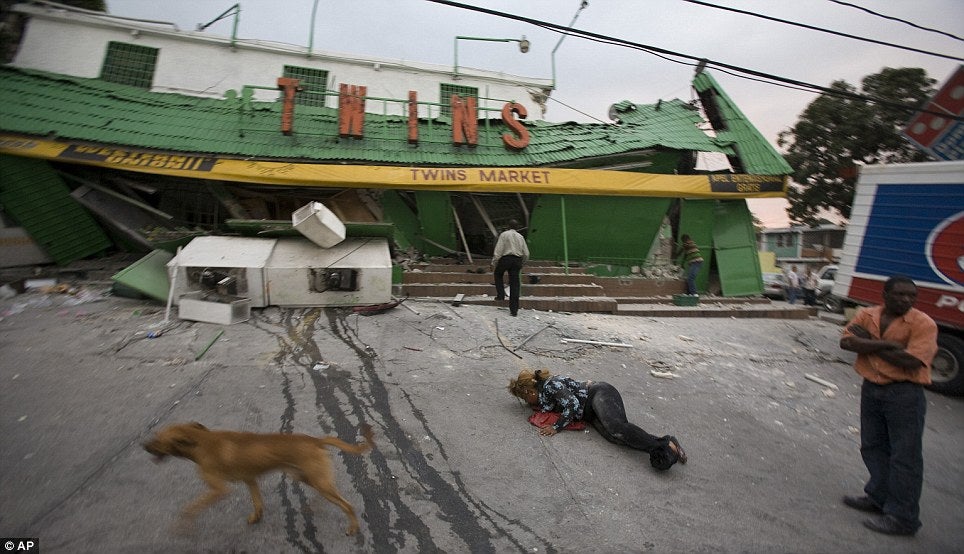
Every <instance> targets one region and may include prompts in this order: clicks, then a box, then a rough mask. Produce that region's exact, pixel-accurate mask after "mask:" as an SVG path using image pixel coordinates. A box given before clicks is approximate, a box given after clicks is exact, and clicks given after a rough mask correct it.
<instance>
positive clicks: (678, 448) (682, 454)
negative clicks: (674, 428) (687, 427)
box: [669, 437, 689, 464]
mask: <svg viewBox="0 0 964 554" xmlns="http://www.w3.org/2000/svg"><path fill="white" fill-rule="evenodd" d="M669 447H670V449H671V450H673V451H674V452H676V455H677V456H678V457H679V463H681V464H685V463H686V461H687V460H689V458H688V457H687V456H686V451H685V450H683V447H682V445H680V443H679V441H678V440H676V437H672V438H670V439H669Z"/></svg>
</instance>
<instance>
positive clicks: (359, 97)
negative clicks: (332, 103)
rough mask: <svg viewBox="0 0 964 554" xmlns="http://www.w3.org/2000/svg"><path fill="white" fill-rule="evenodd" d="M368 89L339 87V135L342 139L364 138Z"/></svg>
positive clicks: (348, 86) (343, 85)
mask: <svg viewBox="0 0 964 554" xmlns="http://www.w3.org/2000/svg"><path fill="white" fill-rule="evenodd" d="M367 92H368V87H362V86H357V85H346V84H344V83H342V84H341V85H339V87H338V134H339V135H341V137H342V138H346V137H355V138H362V137H363V136H364V134H363V131H364V125H365V94H366V93H367Z"/></svg>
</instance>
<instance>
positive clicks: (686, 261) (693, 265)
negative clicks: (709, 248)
mask: <svg viewBox="0 0 964 554" xmlns="http://www.w3.org/2000/svg"><path fill="white" fill-rule="evenodd" d="M680 239H682V241H683V253H682V254H681V255H680V263H679V265H681V266H683V267H685V268H686V294H696V276H697V275H699V273H700V268H701V267H702V266H703V255H702V254H701V253H700V248H699V247H698V246H696V242H694V241H693V239H692V238H690V236H689V235H683V236H681V237H680Z"/></svg>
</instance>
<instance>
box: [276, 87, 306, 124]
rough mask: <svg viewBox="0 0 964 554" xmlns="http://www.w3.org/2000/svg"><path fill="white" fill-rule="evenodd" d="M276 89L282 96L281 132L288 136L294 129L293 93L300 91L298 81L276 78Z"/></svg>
mask: <svg viewBox="0 0 964 554" xmlns="http://www.w3.org/2000/svg"><path fill="white" fill-rule="evenodd" d="M278 88H280V89H281V91H282V93H283V94H284V101H283V102H282V104H281V132H282V133H284V134H286V135H290V134H291V132H292V131H293V130H294V127H295V93H296V92H298V91H299V90H301V87H299V86H298V79H292V78H291V77H278Z"/></svg>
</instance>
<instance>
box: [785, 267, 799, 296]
mask: <svg viewBox="0 0 964 554" xmlns="http://www.w3.org/2000/svg"><path fill="white" fill-rule="evenodd" d="M786 284H787V304H796V303H797V295H799V294H800V275H799V274H798V273H797V266H791V267H790V271H787V274H786Z"/></svg>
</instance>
